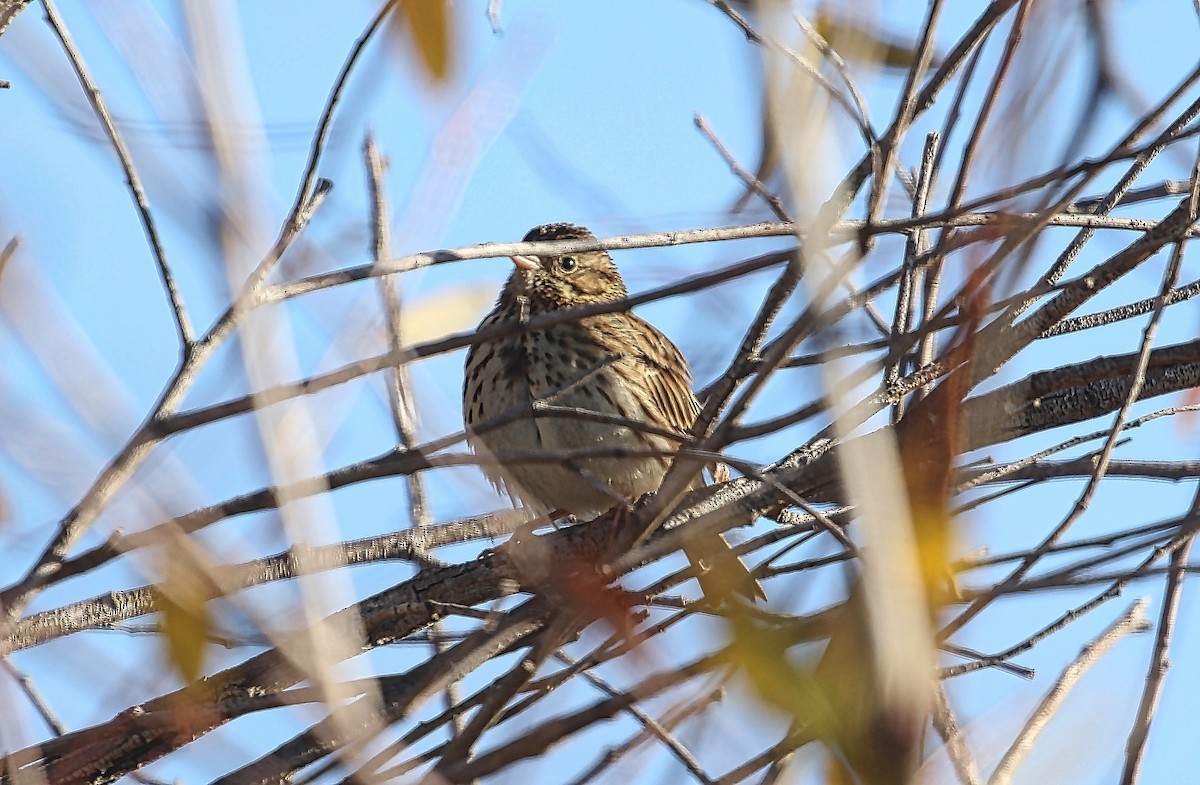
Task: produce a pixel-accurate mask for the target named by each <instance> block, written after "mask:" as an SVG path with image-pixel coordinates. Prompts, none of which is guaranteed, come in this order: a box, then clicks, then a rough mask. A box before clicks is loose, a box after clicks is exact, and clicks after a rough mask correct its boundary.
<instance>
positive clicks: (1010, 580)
mask: <svg viewBox="0 0 1200 785" xmlns="http://www.w3.org/2000/svg"><path fill="white" fill-rule="evenodd" d="M1198 111H1200V105H1198ZM1186 210H1187V216H1188V220H1187V225H1188V226H1191V225H1193V224H1194V223H1195V222H1196V217H1197V213H1198V212H1200V156H1198V157H1197V168H1196V170H1195V171H1194V172H1193V175H1192V192H1191V194H1190V195H1189V197H1188V199H1187V204H1186ZM1183 247H1184V243H1183V241H1182V240H1180V241H1178V242H1176V244H1175V250H1174V252H1173V253H1172V254H1171V259H1170V262H1169V263H1168V264H1167V269H1166V270H1165V271H1164V272H1163V278H1162V285H1161V287H1160V290H1159V295H1158V302H1157V303H1155V306H1154V313H1153V314H1151V316H1150V321H1149V323H1148V324H1147V325H1146V329H1145V330H1144V331H1143V332H1142V340H1141V346H1140V348H1139V350H1138V356H1137V360H1136V362H1135V364H1134V368H1133V371H1132V374H1131V376H1130V384H1129V391H1128V393H1127V394H1126V396H1125V402H1124V403H1123V404H1122V406H1121V408H1120V409H1119V410H1118V411H1117V415H1116V418H1115V419H1114V421H1113V425H1112V427H1111V429H1110V431H1109V434H1108V438H1107V440H1106V441H1105V444H1104V448H1103V450H1102V451H1101V453H1100V456H1099V458H1098V459H1097V461H1096V469H1095V471H1094V472H1093V474H1092V476H1091V478H1090V480H1089V481H1088V484H1087V486H1086V487H1085V488H1084V490H1083V493H1082V494H1080V496H1079V498H1078V499H1077V500H1076V502H1075V505H1074V507H1073V508H1072V509H1071V511H1070V512H1069V513H1068V514H1067V517H1066V518H1064V519H1063V521H1062V522H1061V523H1060V524H1059V525H1058V526H1056V527H1055V528H1054V530H1053V531H1051V532H1050V534H1048V535H1047V536H1046V537H1045V538H1044V539H1043V540H1042V542H1041V543H1040V544H1039V545H1038V547H1037V548H1036V549H1035V551H1034V553H1033V554H1031V555H1030V558H1028V559H1026V560H1025V561H1023V562H1022V563H1021V565H1020V566H1019V567H1017V568H1016V569H1015V570H1013V571H1012V572H1011V573H1010V574H1009V575H1008V576H1006V577H1005V578H1004V580H1003V581H1001V582H1000V583H999V584H998V589H999V590H1001V591H1002V590H1003V589H1005V588H1008V587H1010V586H1012V585H1015V584H1016V583H1018V582H1019V581H1020V580H1021V579H1022V578H1024V577H1025V575H1026V574H1028V572H1029V571H1030V570H1031V569H1033V567H1034V565H1035V564H1036V563H1037V562H1038V560H1039V559H1040V558H1041V556H1042V555H1043V554H1044V552H1045V549H1047V548H1050V547H1053V546H1054V545H1055V544H1056V543H1057V542H1058V541H1059V540H1060V539H1061V538H1062V537H1063V535H1064V534H1066V532H1067V530H1068V529H1070V528H1071V526H1073V525H1074V524H1075V522H1076V521H1077V520H1079V518H1081V517H1082V516H1083V513H1084V512H1085V511H1086V510H1087V509H1088V507H1089V506H1090V504H1091V500H1092V497H1093V496H1094V495H1095V493H1096V491H1097V489H1098V488H1099V487H1100V480H1101V479H1102V478H1103V477H1104V474H1105V471H1106V469H1107V467H1108V462H1109V460H1111V458H1112V451H1113V449H1114V448H1115V447H1116V443H1117V440H1118V438H1119V437H1120V433H1121V431H1122V430H1123V429H1124V427H1125V422H1126V420H1127V419H1128V418H1129V412H1130V410H1131V409H1132V408H1133V405H1134V403H1136V402H1137V400H1138V397H1139V395H1140V393H1141V390H1142V386H1143V385H1144V384H1145V381H1146V368H1147V366H1148V364H1149V362H1150V355H1151V350H1152V348H1153V344H1154V336H1155V334H1156V333H1157V330H1158V323H1159V321H1160V320H1161V318H1162V314H1163V311H1164V310H1165V309H1166V305H1167V302H1168V300H1169V298H1170V293H1171V291H1172V290H1173V289H1174V288H1175V285H1176V284H1177V283H1178V279H1179V268H1180V266H1181V264H1182V261H1183ZM986 606H987V603H986V602H974V603H972V604H971V605H970V607H968V608H967V609H966V610H964V611H963V612H962V613H961V614H959V616H958V617H957V618H955V619H954V620H953V621H951V622H950V623H949V624H948V625H946V627H945V628H944V630H943V633H944V634H947V635H948V634H951V633H953V632H955V631H956V630H959V629H962V627H963V625H965V624H966V623H968V622H969V621H971V619H973V618H975V617H976V616H978V615H979V613H980V612H982V611H983V609H984V608H985V607H986Z"/></svg>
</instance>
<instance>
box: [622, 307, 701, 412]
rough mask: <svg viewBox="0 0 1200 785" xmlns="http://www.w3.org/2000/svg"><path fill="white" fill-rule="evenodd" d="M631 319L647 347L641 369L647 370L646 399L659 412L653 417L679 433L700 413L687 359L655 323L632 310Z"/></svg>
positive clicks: (642, 344) (640, 338)
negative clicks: (639, 316)
mask: <svg viewBox="0 0 1200 785" xmlns="http://www.w3.org/2000/svg"><path fill="white" fill-rule="evenodd" d="M629 320H630V324H631V325H632V327H633V329H634V330H635V332H636V338H637V345H640V346H641V347H642V348H643V349H644V350H645V351H644V357H643V360H644V368H642V369H641V370H642V371H643V372H644V373H645V374H646V394H647V398H648V400H647V401H646V403H647V404H648V405H649V406H652V407H653V408H655V409H657V410H658V414H659V415H660V416H659V417H657V418H652V419H653V420H654V421H656V422H659V423H661V424H663V425H665V426H667V427H669V428H670V429H671V430H673V431H675V432H677V433H687V432H688V431H689V430H690V429H691V427H692V423H693V422H695V421H696V415H698V414H700V404H699V403H697V402H696V396H695V395H694V394H693V393H692V373H691V369H690V368H689V367H688V364H687V360H685V359H684V357H683V354H681V353H680V351H679V349H678V348H676V346H675V344H673V343H671V339H669V338H667V336H665V335H663V334H662V333H661V332H659V331H658V330H657V329H656V328H655V327H654V326H653V325H651V324H649V323H648V322H646V321H644V320H642V319H640V318H638V317H637V316H635V315H633V314H629Z"/></svg>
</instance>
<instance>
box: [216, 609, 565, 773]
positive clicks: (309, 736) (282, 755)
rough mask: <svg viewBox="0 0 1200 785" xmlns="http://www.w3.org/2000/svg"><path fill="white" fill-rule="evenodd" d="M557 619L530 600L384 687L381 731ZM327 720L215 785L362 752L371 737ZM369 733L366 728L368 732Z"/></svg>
mask: <svg viewBox="0 0 1200 785" xmlns="http://www.w3.org/2000/svg"><path fill="white" fill-rule="evenodd" d="M552 616H553V611H551V610H549V609H548V607H547V603H546V602H545V601H544V600H543V599H541V598H537V597H535V598H533V599H531V600H528V601H526V602H525V603H524V604H522V605H521V606H520V607H518V608H516V609H514V610H513V611H511V612H509V613H507V614H503V615H502V616H498V620H497V623H496V624H488V625H484V626H483V627H482V628H481V629H479V630H476V631H474V632H472V633H471V634H469V635H468V636H466V637H465V638H464V639H463V640H461V641H459V642H458V643H456V644H455V645H454V646H453V647H452V648H451V649H449V650H448V651H447V652H446V653H444V654H441V655H438V656H437V657H433V658H431V659H428V660H426V661H424V662H422V663H421V664H420V665H417V666H416V667H414V668H413V669H412V670H410V671H409V672H408V674H406V675H407V676H408V678H406V679H403V680H400V681H389V682H385V683H383V684H381V685H380V688H381V689H380V693H381V698H382V702H381V705H380V716H379V717H378V718H377V721H378V722H379V723H380V724H379V727H387V725H390V724H391V723H394V722H396V721H398V720H400V719H403V718H405V717H408V716H411V715H413V714H414V713H416V711H417V710H418V709H419V708H420V707H421V706H422V705H423V704H424V703H426V702H427V701H428V700H430V699H431V698H432V697H433V696H434V695H437V694H439V693H442V692H444V691H445V688H446V685H447V684H449V683H452V682H458V681H462V679H463V678H464V677H466V676H467V675H469V674H470V673H472V672H474V671H475V670H476V669H477V668H479V667H481V666H482V665H484V664H485V663H487V662H488V661H489V660H492V659H494V658H495V657H497V656H499V655H501V654H502V653H503V652H505V651H507V650H509V649H512V648H523V647H526V646H528V645H530V643H531V642H536V641H537V640H538V637H537V636H538V635H539V633H541V632H542V631H543V630H545V629H546V625H547V624H548V623H549V621H550V619H551V618H552ZM330 719H331V718H329V717H327V718H325V719H323V720H321V721H319V722H317V723H315V724H313V725H312V726H311V727H309V728H308V729H307V730H304V731H302V732H301V733H299V734H297V735H295V736H293V737H292V738H291V739H289V740H287V741H285V742H284V743H282V744H280V745H279V746H277V747H276V748H275V749H273V750H271V751H269V752H267V753H266V754H264V755H263V756H262V757H260V758H259V759H258V760H255V761H253V762H251V763H248V764H246V765H244V766H242V767H241V768H239V769H237V770H235V771H232V772H229V773H228V774H225V775H223V776H221V777H219V778H218V779H216V780H214V781H213V785H254V784H255V783H264V782H287V781H291V780H292V779H294V778H295V777H296V775H297V774H298V773H299V772H300V770H302V769H304V768H306V767H308V766H310V765H312V764H313V763H315V762H317V761H318V760H321V759H322V758H325V757H328V756H330V755H333V754H341V755H348V754H350V753H351V752H357V751H359V750H360V749H361V748H362V747H363V746H364V745H365V744H367V743H368V742H369V741H371V740H372V739H373V737H371V736H367V737H364V736H363V735H361V734H360V735H359V736H351V735H349V734H346V735H339V734H337V730H338V728H337V727H336V726H334V725H332V724H331V723H330ZM364 730H366V729H364Z"/></svg>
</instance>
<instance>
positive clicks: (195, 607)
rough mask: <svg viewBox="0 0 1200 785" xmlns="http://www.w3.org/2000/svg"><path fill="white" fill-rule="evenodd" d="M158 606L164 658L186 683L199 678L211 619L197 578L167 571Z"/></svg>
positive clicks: (185, 572)
mask: <svg viewBox="0 0 1200 785" xmlns="http://www.w3.org/2000/svg"><path fill="white" fill-rule="evenodd" d="M158 588H159V591H158V604H159V608H160V615H161V618H162V635H163V640H164V641H166V644H167V658H168V659H169V660H170V661H171V664H172V665H174V666H175V667H176V668H177V669H178V670H179V674H180V675H181V676H182V677H183V679H184V681H186V682H189V683H190V682H193V681H195V680H196V679H197V678H198V677H199V676H200V669H201V666H203V664H204V648H205V645H206V643H207V642H208V633H209V630H210V629H211V626H212V619H211V618H210V616H209V612H208V603H207V602H206V599H207V598H206V596H205V592H204V591H203V588H202V586H201V583H200V581H199V580H197V576H196V575H195V573H193V572H192V571H191V570H187V569H168V570H167V574H166V577H165V578H164V579H163V582H162V583H161V584H160V585H159V587H158Z"/></svg>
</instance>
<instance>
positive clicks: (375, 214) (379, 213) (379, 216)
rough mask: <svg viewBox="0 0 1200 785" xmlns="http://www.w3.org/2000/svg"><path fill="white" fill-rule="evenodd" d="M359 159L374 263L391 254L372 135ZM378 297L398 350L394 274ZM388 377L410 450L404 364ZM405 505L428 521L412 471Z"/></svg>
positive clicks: (381, 169)
mask: <svg viewBox="0 0 1200 785" xmlns="http://www.w3.org/2000/svg"><path fill="white" fill-rule="evenodd" d="M363 158H364V159H365V164H366V168H367V189H368V194H369V196H370V200H371V204H372V205H373V207H374V209H373V211H372V213H371V234H372V238H373V243H372V245H373V250H374V257H375V262H376V263H378V262H380V261H382V260H384V259H387V258H390V257H391V255H392V248H391V215H390V213H391V211H390V210H389V203H388V196H387V191H386V189H385V187H384V175H385V174H386V172H387V167H388V164H387V161H386V160H385V159H384V158H383V157H382V156H381V155H380V153H379V148H378V146H377V145H376V144H375V137H374V136H373V135H371V134H368V135H367V138H366V141H365V142H364V143H363ZM379 288H380V297H381V299H382V300H383V306H384V319H385V321H386V324H387V336H388V346H389V348H390V349H391V351H392V352H394V353H396V352H400V351H401V350H402V349H403V347H404V335H403V332H402V316H403V315H402V313H401V305H400V287H399V284H398V283H397V281H396V279H395V277H394V276H387V275H385V276H381V277H380V279H379ZM387 376H388V385H387V388H388V405H389V407H390V408H391V411H392V422H393V424H394V425H395V428H396V439H397V441H398V442H399V445H400V448H401V449H405V450H407V449H411V448H412V447H413V446H414V445H415V444H416V442H417V440H416V434H415V430H414V423H413V420H414V411H413V394H412V389H411V383H410V382H409V379H408V370H407V366H406V365H397V366H396V367H394V368H392V369H391V372H390V373H388V374H387ZM406 485H407V489H408V499H409V507H410V509H411V512H412V518H413V520H412V524H413V526H418V527H419V526H425V525H426V524H428V523H429V511H428V510H427V509H426V506H425V489H424V484H423V483H422V482H421V477H420V475H419V474H416V473H413V474H411V475H409V476H408V478H407V482H406Z"/></svg>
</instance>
